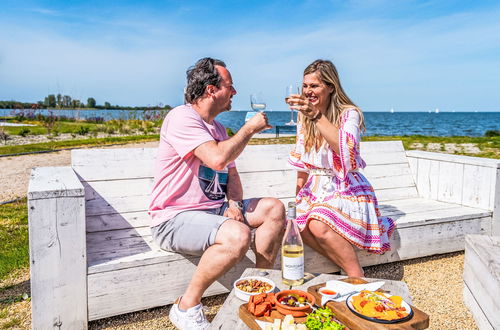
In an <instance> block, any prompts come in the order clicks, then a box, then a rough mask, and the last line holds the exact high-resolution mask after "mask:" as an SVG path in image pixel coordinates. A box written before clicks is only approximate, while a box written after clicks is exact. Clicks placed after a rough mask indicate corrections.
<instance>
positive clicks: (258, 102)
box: [245, 93, 266, 122]
mask: <svg viewBox="0 0 500 330" xmlns="http://www.w3.org/2000/svg"><path fill="white" fill-rule="evenodd" d="M250 107H251V108H252V110H253V112H247V115H246V116H245V122H247V121H248V120H250V118H252V117H253V116H255V115H256V114H257V112H258V111H264V110H265V109H266V102H265V101H264V98H263V96H262V93H257V94H251V95H250Z"/></svg>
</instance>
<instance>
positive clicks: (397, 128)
mask: <svg viewBox="0 0 500 330" xmlns="http://www.w3.org/2000/svg"><path fill="white" fill-rule="evenodd" d="M38 113H42V114H47V111H46V110H38ZM54 113H55V114H58V115H64V116H67V117H79V118H90V117H102V118H104V119H105V120H109V119H127V118H137V117H140V116H141V115H142V114H143V112H142V111H128V110H79V111H78V110H55V111H54ZM266 113H267V115H268V118H269V122H270V124H271V125H272V126H273V127H275V126H276V125H284V124H285V123H286V122H288V121H290V112H288V111H268V112H266ZM9 115H11V110H10V109H0V116H9ZM245 115H246V111H230V112H225V113H222V114H220V115H219V116H218V117H217V120H218V121H220V122H221V123H222V124H223V125H224V126H226V127H229V128H231V129H232V130H233V131H234V132H236V131H237V130H238V129H239V128H240V127H241V126H242V125H243V124H244V123H245ZM364 115H365V120H366V133H365V135H368V136H370V135H415V134H420V135H433V136H483V135H484V133H485V132H486V131H487V130H500V112H441V113H428V112H395V113H390V112H364ZM294 118H295V120H296V118H297V117H296V115H295V117H294ZM267 132H269V133H273V132H275V129H274V128H273V129H271V130H269V131H267Z"/></svg>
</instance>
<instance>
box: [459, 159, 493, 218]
mask: <svg viewBox="0 0 500 330" xmlns="http://www.w3.org/2000/svg"><path fill="white" fill-rule="evenodd" d="M495 172H496V169H494V168H488V167H483V166H477V165H468V164H465V165H464V171H463V194H462V202H461V204H462V205H466V206H472V207H478V208H483V209H487V210H493V205H491V204H490V194H491V190H492V187H491V186H492V185H494V184H495V180H494V178H493V174H495Z"/></svg>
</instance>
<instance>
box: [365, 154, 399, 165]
mask: <svg viewBox="0 0 500 330" xmlns="http://www.w3.org/2000/svg"><path fill="white" fill-rule="evenodd" d="M361 157H362V158H363V160H364V161H365V162H366V164H367V166H370V165H383V164H404V163H406V164H407V163H408V159H407V158H406V154H405V153H404V152H377V153H370V154H365V155H363V154H362V155H361Z"/></svg>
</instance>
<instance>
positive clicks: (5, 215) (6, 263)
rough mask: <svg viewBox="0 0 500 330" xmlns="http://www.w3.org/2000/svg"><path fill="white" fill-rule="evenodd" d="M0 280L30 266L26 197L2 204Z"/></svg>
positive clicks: (0, 206)
mask: <svg viewBox="0 0 500 330" xmlns="http://www.w3.org/2000/svg"><path fill="white" fill-rule="evenodd" d="M0 242H1V246H2V248H1V249H0V280H2V279H4V278H5V277H6V276H7V275H9V273H10V272H12V271H13V270H16V269H18V268H22V267H28V266H29V252H28V209H27V206H26V199H22V200H20V201H17V202H14V203H10V204H5V205H0Z"/></svg>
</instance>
